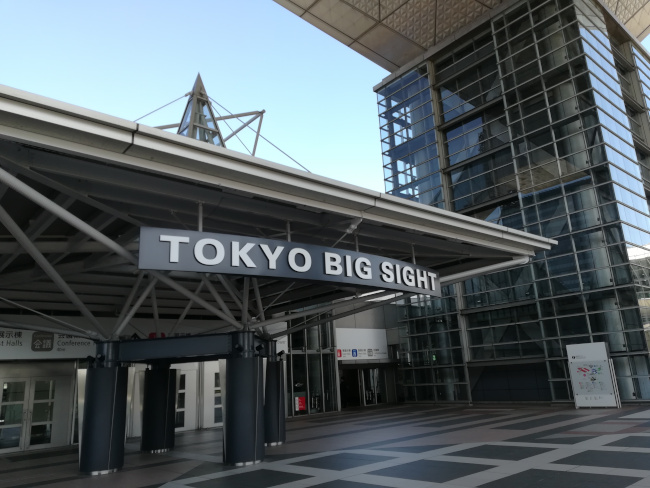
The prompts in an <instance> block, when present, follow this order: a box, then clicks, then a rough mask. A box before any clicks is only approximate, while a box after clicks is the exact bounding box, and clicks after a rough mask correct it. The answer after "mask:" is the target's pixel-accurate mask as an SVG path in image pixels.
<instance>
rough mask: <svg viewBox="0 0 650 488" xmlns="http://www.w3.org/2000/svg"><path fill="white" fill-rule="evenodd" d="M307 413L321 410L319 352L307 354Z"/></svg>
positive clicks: (321, 393) (321, 394)
mask: <svg viewBox="0 0 650 488" xmlns="http://www.w3.org/2000/svg"><path fill="white" fill-rule="evenodd" d="M307 357H308V358H309V413H317V412H322V411H323V391H322V387H321V364H320V354H309V355H307Z"/></svg>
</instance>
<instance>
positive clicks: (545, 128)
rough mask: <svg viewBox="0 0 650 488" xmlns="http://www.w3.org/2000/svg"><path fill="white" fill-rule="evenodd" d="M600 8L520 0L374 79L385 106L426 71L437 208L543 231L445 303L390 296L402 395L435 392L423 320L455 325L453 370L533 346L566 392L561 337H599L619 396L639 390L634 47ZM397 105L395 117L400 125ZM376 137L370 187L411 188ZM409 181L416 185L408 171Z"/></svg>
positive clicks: (640, 227) (649, 215)
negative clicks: (380, 162) (461, 41)
mask: <svg viewBox="0 0 650 488" xmlns="http://www.w3.org/2000/svg"><path fill="white" fill-rule="evenodd" d="M613 22H615V21H613V20H612V19H606V18H605V14H604V13H603V12H601V11H600V10H599V8H598V7H597V6H596V5H595V4H593V3H592V2H590V1H573V0H571V1H569V0H550V1H534V2H533V1H527V2H520V3H518V4H516V5H515V6H513V7H511V8H510V9H509V10H507V11H506V12H504V13H503V14H502V15H500V16H498V17H495V18H493V19H492V21H491V23H489V24H485V25H484V26H483V27H482V30H481V29H479V33H478V34H476V35H475V36H474V37H473V38H472V39H468V40H467V42H466V44H465V45H462V46H460V47H458V48H457V49H455V50H454V51H453V52H449V51H447V52H445V53H438V55H436V56H435V57H434V58H433V59H432V60H430V61H429V62H427V63H425V64H424V65H423V66H421V67H418V68H417V69H415V70H413V71H412V72H410V73H407V74H405V75H404V76H403V77H402V78H399V79H397V80H395V81H393V82H391V83H390V84H389V85H387V86H386V87H384V88H382V89H380V90H379V91H378V99H379V106H380V114H386V113H387V112H386V109H387V108H388V107H389V106H391V103H392V102H391V103H388V102H387V101H386V100H387V99H389V98H391V97H394V96H395V97H398V98H399V97H401V99H404V100H408V99H407V98H406V95H405V94H404V92H401V91H400V90H403V86H405V85H410V84H412V83H414V82H415V81H416V80H419V79H421V77H422V76H423V73H428V76H429V79H430V81H431V83H430V85H429V94H428V96H429V97H430V102H428V103H430V104H431V107H432V112H433V115H432V118H433V120H434V122H435V123H432V126H433V129H432V130H433V132H435V133H436V135H435V136H429V137H428V140H431V141H435V143H434V144H435V145H436V149H435V150H433V149H430V150H429V151H430V153H431V154H433V153H434V152H435V154H436V161H440V163H439V164H438V166H439V167H440V168H441V171H440V174H441V175H442V176H441V191H440V194H441V195H443V196H444V200H443V202H441V203H440V204H436V205H437V206H439V207H442V208H448V209H450V210H453V211H456V212H461V213H463V214H466V215H469V216H472V217H476V218H480V219H483V220H486V221H490V222H495V223H498V224H502V225H506V226H509V227H514V228H517V229H521V230H525V231H527V232H531V233H534V234H538V235H543V236H545V237H550V238H553V239H556V240H558V245H557V246H555V247H554V248H553V249H551V250H550V251H547V252H540V253H538V254H537V255H536V256H535V258H534V262H533V263H532V264H531V265H528V266H524V267H520V268H517V269H512V270H507V271H502V272H499V273H493V274H490V275H486V276H481V277H477V278H473V279H470V280H467V281H465V282H464V283H462V284H459V285H456V290H453V289H450V288H448V289H446V290H445V298H443V300H447V301H448V303H451V302H452V301H453V303H454V306H453V309H452V308H449V307H447V308H444V307H441V309H440V311H434V312H432V313H431V314H430V315H427V316H425V317H426V318H425V319H423V318H421V316H420V315H419V313H421V309H422V310H426V308H427V307H420V306H413V304H403V305H401V307H402V308H403V309H404V311H403V313H402V314H401V317H403V322H404V327H403V329H402V330H404V333H405V336H406V338H407V339H408V340H407V341H406V344H408V347H409V352H408V354H405V355H402V356H403V357H405V358H408V360H407V361H403V362H402V364H401V373H400V375H401V381H402V385H403V388H404V390H405V395H404V396H405V398H406V399H408V400H436V399H440V397H439V394H438V389H439V386H442V385H439V384H438V383H436V381H437V377H436V376H435V370H436V369H437V368H438V365H436V364H434V363H433V362H432V360H431V355H432V353H431V351H432V350H433V349H436V346H435V345H434V344H436V343H435V340H436V337H437V336H436V335H435V334H434V333H433V331H431V330H430V327H429V324H430V323H432V322H434V321H436V320H438V319H440V320H442V321H443V323H449V324H450V326H453V327H455V330H458V331H459V332H458V336H457V337H458V353H454V354H457V355H456V357H455V358H454V356H453V354H452V356H450V358H454V359H449V358H448V359H446V360H447V361H452V362H451V363H450V364H453V365H454V368H453V369H454V375H456V376H455V377H456V378H460V376H459V375H460V374H463V373H465V374H466V370H464V368H463V366H464V364H467V365H469V366H470V367H471V366H472V364H473V363H476V364H479V363H480V364H481V365H485V364H495V365H498V364H503V361H512V360H524V359H525V360H534V359H535V358H538V360H539V361H543V362H545V364H546V370H547V374H548V379H549V382H550V386H551V395H552V399H553V400H555V401H563V400H570V399H571V398H572V394H571V390H570V385H569V376H568V371H567V368H566V345H569V344H575V343H583V342H606V343H607V344H608V346H609V350H610V353H611V355H612V357H613V358H614V364H615V369H616V375H617V377H618V382H619V387H620V390H621V397H622V399H623V400H637V399H650V381H649V378H648V372H649V370H650V365H649V362H648V344H647V341H646V337H645V333H644V324H647V323H648V322H649V320H650V313H649V311H648V308H647V305H648V300H647V298H648V297H647V296H646V295H647V294H648V292H649V291H650V289H649V288H648V284H649V281H648V280H649V279H650V278H649V275H650V271H649V269H650V259H649V258H650V212H649V210H648V202H647V199H646V188H648V187H649V183H650V161H649V160H648V153H647V149H646V148H647V147H649V144H648V141H649V139H648V134H650V132H649V125H648V123H649V120H650V119H649V118H648V109H650V61H648V59H647V58H646V57H645V55H644V53H643V52H642V51H641V50H639V49H637V48H636V47H635V45H634V43H632V42H630V40H629V39H625V38H621V37H616V36H620V35H621V34H620V33H618V32H623V31H622V30H620V31H619V30H616V32H617V34H616V35H613V34H612V33H610V32H609V31H608V27H607V26H608V25H610V26H611V25H614V24H613ZM400 93H402V94H401V95H398V94H400ZM420 97H421V98H420V100H422V99H424V96H423V95H420ZM401 103H403V102H401ZM422 110H423V111H426V110H428V109H426V110H424V109H422ZM407 113H409V112H408V111H407V110H405V111H404V112H403V114H402V115H401V121H400V122H399V123H398V124H397V125H396V126H395V127H398V126H399V127H401V126H404V127H406V126H407V125H409V123H410V120H409V119H407V117H406V114H407ZM391 116H395V117H397V114H396V113H392V115H391ZM386 120H387V117H386V116H385V115H380V124H385V123H386ZM382 127H385V126H384V125H382ZM386 134H388V135H390V130H388V131H387V132H386ZM383 136H384V133H382V137H383ZM391 141H392V139H390V137H387V138H386V137H385V138H384V144H385V147H384V155H385V157H386V156H387V155H389V156H390V161H389V163H388V164H385V166H384V168H385V170H386V172H387V176H386V178H387V187H386V189H387V191H388V192H390V193H393V194H395V195H400V196H405V197H407V198H413V199H417V198H415V197H414V196H413V195H405V194H404V193H403V191H402V190H401V189H400V188H402V187H399V186H395V180H394V179H392V177H393V176H395V175H396V173H394V171H396V169H397V168H398V167H402V166H399V164H400V163H399V161H402V160H399V159H397V161H396V158H394V157H393V155H394V154H398V156H399V155H401V154H404V153H405V152H404V151H405V150H401V151H402V152H400V150H399V148H400V147H401V146H400V145H397V144H396V145H394V146H391ZM397 142H400V141H398V140H397V139H395V143H397ZM401 144H403V142H402V143H401ZM391 165H393V166H391ZM395 165H397V166H395ZM644 183H645V187H644ZM410 185H411V186H410V188H418V181H417V179H416V180H415V181H410ZM424 203H428V202H426V201H424ZM432 303H433V301H432ZM456 308H457V309H458V312H457V311H456ZM452 330H453V329H452ZM461 341H462V343H461ZM461 346H462V347H461ZM453 350H454V347H453V346H452V347H449V351H453ZM463 351H465V354H466V356H465V361H466V362H465V363H463V361H462V355H460V354H461V353H462V352H463ZM459 355H460V356H459ZM436 360H439V355H436ZM457 360H458V361H459V362H456V361H457ZM456 365H458V366H456ZM515 367H516V366H515ZM456 381H457V382H456V384H457V385H462V384H466V383H467V379H466V376H462V380H461V381H459V380H456ZM545 388H548V384H547V385H545ZM445 395H446V399H461V400H462V399H464V398H466V396H465V397H463V396H461V395H451V394H450V393H445ZM456 397H457V398H456Z"/></svg>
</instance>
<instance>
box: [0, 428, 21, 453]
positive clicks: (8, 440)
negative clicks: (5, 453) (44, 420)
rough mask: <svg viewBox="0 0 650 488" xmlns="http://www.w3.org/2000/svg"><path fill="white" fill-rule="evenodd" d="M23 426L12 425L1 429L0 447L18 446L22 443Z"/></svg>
mask: <svg viewBox="0 0 650 488" xmlns="http://www.w3.org/2000/svg"><path fill="white" fill-rule="evenodd" d="M21 431H22V427H10V428H8V429H0V449H6V448H8V447H18V446H19V445H20V433H21Z"/></svg>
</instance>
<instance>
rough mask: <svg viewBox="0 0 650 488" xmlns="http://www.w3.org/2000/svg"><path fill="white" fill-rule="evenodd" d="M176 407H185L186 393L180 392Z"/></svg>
mask: <svg viewBox="0 0 650 488" xmlns="http://www.w3.org/2000/svg"><path fill="white" fill-rule="evenodd" d="M176 408H185V393H179V394H178V401H177V405H176Z"/></svg>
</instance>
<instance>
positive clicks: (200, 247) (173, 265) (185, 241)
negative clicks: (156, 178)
mask: <svg viewBox="0 0 650 488" xmlns="http://www.w3.org/2000/svg"><path fill="white" fill-rule="evenodd" d="M139 268H140V269H155V270H173V271H197V272H200V273H221V274H234V275H247V276H259V277H272V278H288V279H301V280H312V281H328V282H335V283H339V284H341V285H361V286H368V287H372V288H378V289H384V290H395V291H402V292H410V293H420V294H424V295H432V296H436V297H439V296H440V281H439V278H438V273H436V272H435V271H432V270H431V269H429V268H425V267H423V266H417V265H414V264H411V263H407V262H405V261H398V260H396V259H390V258H384V257H381V256H375V255H373V254H365V253H360V252H354V251H347V250H342V249H334V248H330V247H324V246H314V245H311V244H300V243H297V242H289V241H279V240H272V239H259V238H256V237H245V236H236V235H229V234H216V233H208V232H195V231H184V230H177V229H159V228H153V227H142V228H141V229H140V261H139Z"/></svg>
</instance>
